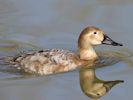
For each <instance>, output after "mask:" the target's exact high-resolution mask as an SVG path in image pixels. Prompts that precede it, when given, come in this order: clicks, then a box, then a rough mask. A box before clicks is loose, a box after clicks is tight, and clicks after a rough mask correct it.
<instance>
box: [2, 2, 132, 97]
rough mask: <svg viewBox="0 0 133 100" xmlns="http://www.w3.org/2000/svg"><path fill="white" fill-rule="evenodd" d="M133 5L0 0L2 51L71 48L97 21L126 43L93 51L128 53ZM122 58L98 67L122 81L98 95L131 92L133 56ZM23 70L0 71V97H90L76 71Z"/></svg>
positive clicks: (107, 76) (128, 94) (102, 73)
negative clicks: (32, 73) (33, 73)
mask: <svg viewBox="0 0 133 100" xmlns="http://www.w3.org/2000/svg"><path fill="white" fill-rule="evenodd" d="M132 10H133V1H131V0H126V1H122V0H99V1H98V0H93V1H91V0H82V1H81V0H73V1H72V0H45V1H44V0H39V1H36V0H6V1H5V0H0V55H1V56H7V55H14V54H16V52H19V51H23V50H31V49H38V48H55V47H56V48H63V49H68V50H73V51H75V50H76V41H77V38H78V35H79V33H80V32H81V30H82V29H83V28H84V27H86V26H88V25H94V26H97V27H100V28H101V29H103V30H104V31H105V32H106V34H108V35H109V36H110V37H112V38H113V39H114V40H117V41H118V42H120V43H123V44H124V46H123V47H110V46H99V47H97V51H99V50H102V51H103V50H109V51H110V50H111V51H112V50H113V51H116V52H120V53H121V52H122V53H123V52H124V53H126V52H130V53H132V50H133V46H132V36H133V35H132V26H133V23H132V18H133V14H132V13H131V12H132ZM68 40H69V41H68ZM120 58H121V59H122V60H123V61H122V62H119V63H117V64H114V65H110V66H109V67H105V68H100V69H97V70H96V74H97V77H98V78H100V79H102V80H118V79H119V80H124V81H125V82H124V83H123V84H119V85H117V86H115V87H114V88H112V89H111V91H110V92H109V93H108V94H106V95H105V96H104V97H102V98H100V100H112V99H120V100H126V99H127V97H128V99H131V98H133V95H132V84H133V80H132V75H133V68H132V66H133V63H132V57H131V58H127V57H123V56H122V57H121V56H120ZM3 66H4V65H3ZM3 66H1V67H3ZM5 67H6V66H5ZM21 76H22V75H19V74H18V73H16V74H14V73H7V72H1V73H0V98H1V100H37V99H39V100H52V99H55V100H58V99H59V100H60V99H63V100H72V99H76V100H88V99H90V98H89V97H87V96H86V95H84V94H83V92H82V91H81V89H80V84H79V72H78V71H74V72H68V73H64V74H57V75H51V76H47V77H45V76H43V77H29V76H25V77H22V78H20V77H21Z"/></svg>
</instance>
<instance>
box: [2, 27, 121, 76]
mask: <svg viewBox="0 0 133 100" xmlns="http://www.w3.org/2000/svg"><path fill="white" fill-rule="evenodd" d="M100 44H106V45H113V46H122V44H119V43H117V42H115V41H113V40H112V39H111V38H109V37H108V36H107V35H105V34H104V32H103V31H102V30H101V29H99V28H97V27H94V26H89V27H86V28H85V29H84V30H83V31H82V32H81V34H80V36H79V38H78V50H79V54H76V53H73V52H71V51H68V50H63V49H44V50H40V51H33V52H28V53H24V54H18V55H17V56H14V57H5V58H4V62H5V63H7V64H9V65H10V66H12V67H14V68H17V69H18V70H22V71H24V72H27V73H29V74H38V75H48V74H54V73H59V72H67V71H70V70H74V69H76V68H78V67H79V66H82V65H84V64H85V63H87V62H88V61H95V60H96V59H97V58H98V56H97V54H96V52H95V50H94V49H93V47H92V46H94V45H100Z"/></svg>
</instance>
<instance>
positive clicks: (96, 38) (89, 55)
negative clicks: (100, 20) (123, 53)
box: [78, 26, 123, 60]
mask: <svg viewBox="0 0 133 100" xmlns="http://www.w3.org/2000/svg"><path fill="white" fill-rule="evenodd" d="M100 44H104V45H112V46H123V45H122V44H120V43H117V42H115V41H114V40H112V39H111V38H110V37H108V36H107V35H106V34H104V32H103V31H102V30H101V29H99V28H97V27H94V26H90V27H86V28H85V29H84V30H83V31H82V32H81V34H80V36H79V39H78V48H79V52H80V58H81V59H83V60H90V59H96V58H97V54H96V53H95V51H94V49H93V48H92V46H94V45H100Z"/></svg>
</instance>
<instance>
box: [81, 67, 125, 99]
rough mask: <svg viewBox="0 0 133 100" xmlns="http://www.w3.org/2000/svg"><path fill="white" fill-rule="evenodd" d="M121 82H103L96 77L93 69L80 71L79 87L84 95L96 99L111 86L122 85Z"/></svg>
mask: <svg viewBox="0 0 133 100" xmlns="http://www.w3.org/2000/svg"><path fill="white" fill-rule="evenodd" d="M123 82H124V81H123V80H113V81H103V80H100V79H98V78H97V77H96V74H95V69H92V68H90V69H87V68H82V69H81V70H80V87H81V89H82V91H83V92H84V94H85V95H87V96H88V97H90V98H92V99H98V98H100V97H102V96H104V95H105V94H106V93H108V92H109V91H110V90H111V88H112V87H113V86H115V85H116V84H119V83H123Z"/></svg>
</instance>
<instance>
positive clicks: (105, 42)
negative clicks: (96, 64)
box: [102, 35, 123, 46]
mask: <svg viewBox="0 0 133 100" xmlns="http://www.w3.org/2000/svg"><path fill="white" fill-rule="evenodd" d="M102 44H105V45H113V46H123V44H121V43H117V42H115V41H113V40H112V39H111V38H110V37H108V36H107V35H104V40H103V41H102Z"/></svg>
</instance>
